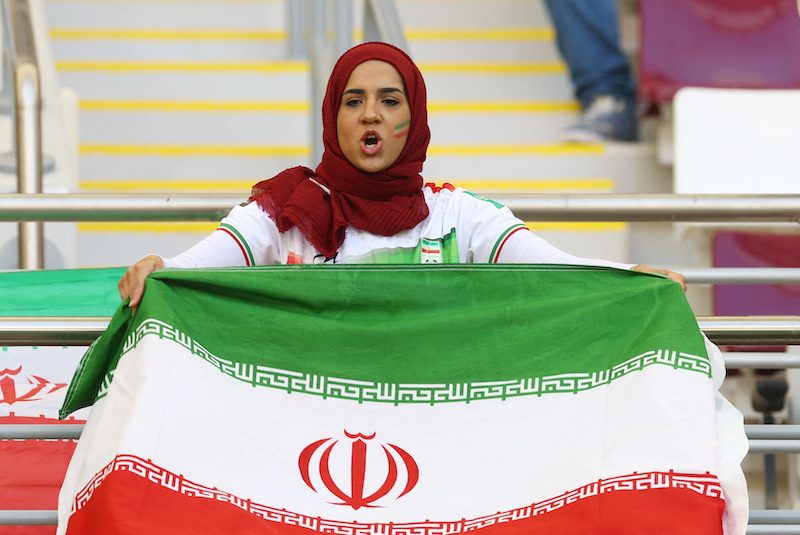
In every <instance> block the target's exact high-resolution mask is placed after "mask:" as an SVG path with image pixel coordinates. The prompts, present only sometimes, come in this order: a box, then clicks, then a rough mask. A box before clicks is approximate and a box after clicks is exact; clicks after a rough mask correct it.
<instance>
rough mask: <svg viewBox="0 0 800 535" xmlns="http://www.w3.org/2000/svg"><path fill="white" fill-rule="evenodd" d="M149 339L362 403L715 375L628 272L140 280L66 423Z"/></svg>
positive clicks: (352, 272)
mask: <svg viewBox="0 0 800 535" xmlns="http://www.w3.org/2000/svg"><path fill="white" fill-rule="evenodd" d="M398 318H399V319H398ZM190 333H191V334H190ZM148 336H153V337H156V338H158V339H161V340H169V341H172V342H174V343H178V344H180V345H182V346H183V347H184V348H186V349H187V350H188V352H189V353H190V354H191V355H193V357H194V358H202V359H204V360H206V362H208V363H209V364H211V365H213V366H215V367H217V368H218V369H219V370H220V372H222V373H224V374H226V375H227V376H229V377H231V378H232V379H235V380H239V381H248V382H251V383H252V384H254V385H255V386H261V387H269V388H278V389H282V390H285V391H288V392H298V393H306V394H311V395H317V396H323V397H340V398H346V399H351V400H354V401H359V402H384V403H393V404H403V403H407V402H408V403H434V404H435V403H448V402H454V401H455V402H471V401H478V400H481V399H498V398H500V399H506V398H511V397H518V396H525V395H529V396H541V395H545V394H548V395H550V394H555V393H577V392H581V391H584V390H589V389H592V388H595V387H596V386H599V385H603V384H608V383H610V382H612V381H614V380H617V379H619V378H622V377H624V376H626V375H629V374H631V373H635V372H637V371H640V370H644V369H648V368H659V369H672V370H675V372H676V373H687V372H691V373H701V374H703V375H710V365H709V363H708V358H707V356H706V352H705V348H704V343H703V339H702V336H701V334H700V332H699V330H698V329H697V324H696V321H695V319H694V315H693V314H692V312H691V310H690V309H689V306H688V304H687V303H686V299H685V297H684V295H683V292H682V290H681V288H680V286H679V285H677V284H675V283H673V282H671V281H669V280H667V279H665V278H662V277H657V276H651V275H647V274H641V273H637V272H629V271H621V270H614V269H609V268H592V267H580V266H510V265H509V266H488V265H455V266H435V267H429V266H341V267H327V266H291V267H289V266H276V267H263V268H250V269H246V270H245V269H217V270H167V271H162V272H157V273H155V274H154V275H153V276H152V277H151V278H150V279H148V281H147V285H146V291H145V299H144V300H143V302H142V304H141V306H140V307H139V310H138V311H137V313H136V315H135V316H134V317H133V318H131V317H130V313H129V310H128V309H127V307H121V308H120V309H119V310H118V312H117V314H115V316H114V318H113V319H112V323H111V325H110V326H109V329H108V331H107V332H106V333H105V334H104V335H103V337H101V338H100V339H99V340H98V341H97V343H96V344H95V345H93V346H92V348H90V350H89V351H88V352H87V354H86V356H85V357H84V359H83V361H82V362H81V365H80V367H79V370H78V372H76V376H75V379H74V380H73V382H72V384H71V385H70V389H69V392H68V396H67V400H66V401H65V405H64V408H63V409H62V414H64V415H66V414H69V413H70V412H72V411H74V410H76V409H77V408H79V407H82V406H86V405H90V404H91V403H93V402H94V400H95V399H96V398H97V396H98V395H102V392H103V391H104V390H105V388H107V387H108V385H109V384H110V382H111V381H112V380H113V371H114V370H115V368H116V366H117V362H118V361H119V359H120V358H123V355H124V354H126V352H127V351H129V350H130V349H132V348H133V347H134V346H135V345H136V344H138V343H140V342H141V341H142V340H143V339H146V338H147V337H148ZM465 347H467V348H473V349H474V354H473V353H470V352H465V351H464V350H463V348H465ZM475 355H480V356H481V357H480V358H475ZM333 356H336V357H337V358H332V357H333ZM566 357H569V358H566ZM344 384H347V385H350V386H349V389H345V388H343V387H342V385H344ZM345 390H346V391H347V392H346V393H345V394H342V392H344V391H345Z"/></svg>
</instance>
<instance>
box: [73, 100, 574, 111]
mask: <svg viewBox="0 0 800 535" xmlns="http://www.w3.org/2000/svg"><path fill="white" fill-rule="evenodd" d="M80 109H81V110H84V111H166V112H217V111H220V112H237V111H246V112H281V113H308V112H309V111H310V109H311V105H310V103H309V102H307V101H299V100H286V101H280V100H276V101H268V100H252V101H249V100H242V101H224V100H190V101H180V100H81V101H80ZM579 110H580V106H579V105H578V103H577V102H572V101H557V100H555V101H549V100H520V101H486V102H479V101H465V102H429V103H428V112H430V113H431V114H435V113H485V114H488V113H562V112H571V113H574V112H577V111H579Z"/></svg>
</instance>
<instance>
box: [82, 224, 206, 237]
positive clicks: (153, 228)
mask: <svg viewBox="0 0 800 535" xmlns="http://www.w3.org/2000/svg"><path fill="white" fill-rule="evenodd" d="M218 226H219V223H217V222H215V221H186V222H184V221H176V222H171V221H152V222H147V223H122V222H119V223H118V222H107V223H95V222H84V223H78V231H80V232H141V233H165V232H169V233H189V232H197V233H203V234H208V233H210V232H213V231H214V230H215V229H216V228H217V227H218Z"/></svg>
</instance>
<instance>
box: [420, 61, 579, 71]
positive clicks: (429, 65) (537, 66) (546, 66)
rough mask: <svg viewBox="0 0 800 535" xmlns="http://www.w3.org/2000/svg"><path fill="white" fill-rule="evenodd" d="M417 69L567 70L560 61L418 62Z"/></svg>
mask: <svg viewBox="0 0 800 535" xmlns="http://www.w3.org/2000/svg"><path fill="white" fill-rule="evenodd" d="M419 69H420V70H421V71H422V72H423V73H426V74H443V73H447V74H557V73H564V72H567V67H566V65H565V64H564V63H560V62H541V63H494V62H480V63H453V62H447V63H444V62H435V63H434V62H426V63H420V64H419Z"/></svg>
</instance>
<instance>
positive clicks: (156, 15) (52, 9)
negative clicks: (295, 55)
mask: <svg viewBox="0 0 800 535" xmlns="http://www.w3.org/2000/svg"><path fill="white" fill-rule="evenodd" d="M45 13H46V16H47V21H48V24H49V26H50V28H56V29H58V28H101V29H106V28H130V29H140V28H148V29H149V28H163V29H170V30H173V29H200V30H203V29H216V30H220V29H224V30H228V29H238V30H256V31H263V30H264V29H269V28H276V29H277V28H283V27H285V25H286V2H284V1H283V0H251V1H243V0H237V1H226V0H192V1H174V2H170V1H163V2H157V1H136V0H127V1H120V0H109V1H102V2H98V1H97V0H84V1H81V0H66V1H65V0H46V2H45Z"/></svg>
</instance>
